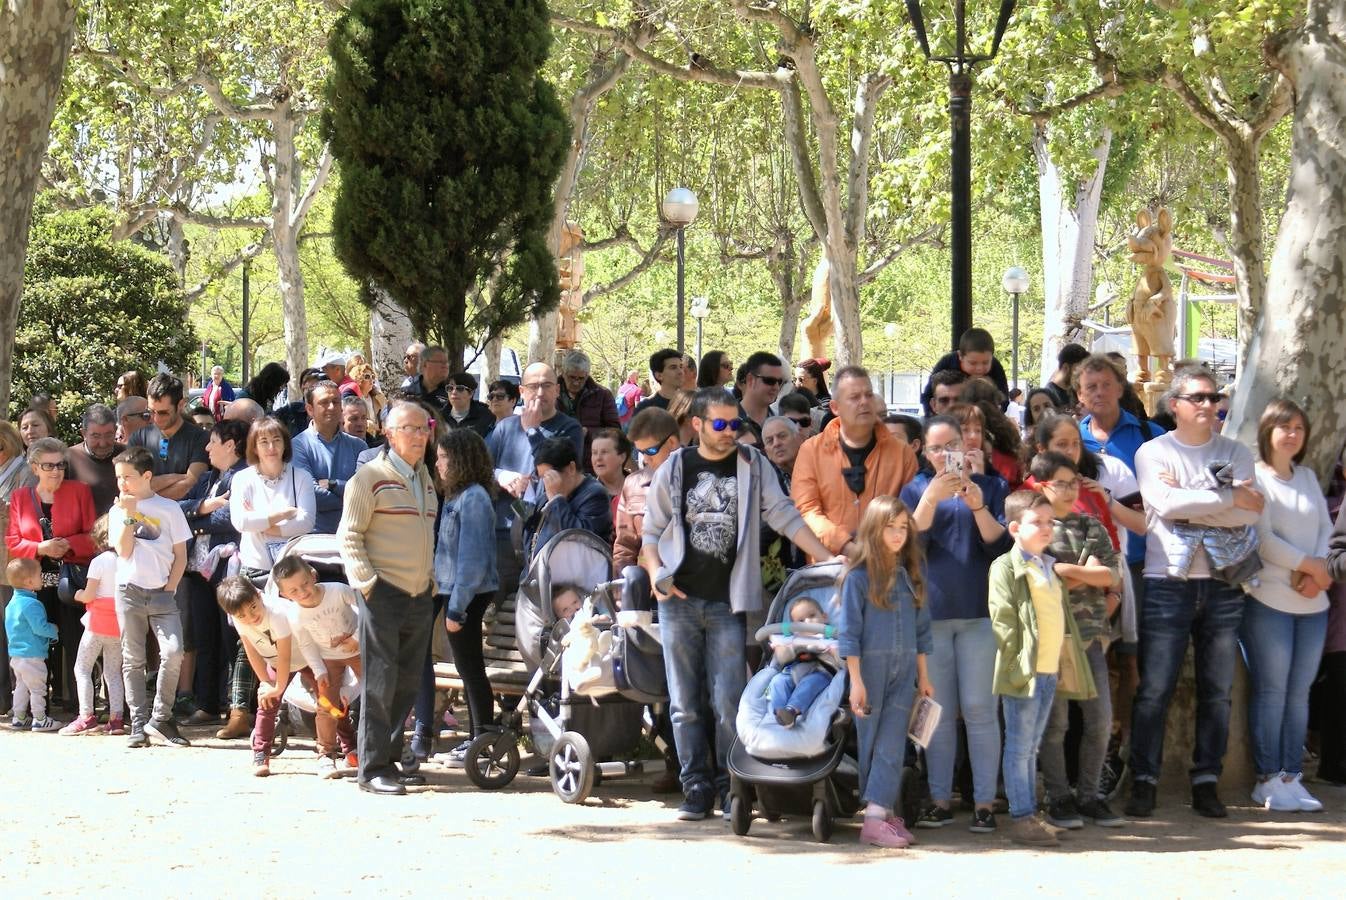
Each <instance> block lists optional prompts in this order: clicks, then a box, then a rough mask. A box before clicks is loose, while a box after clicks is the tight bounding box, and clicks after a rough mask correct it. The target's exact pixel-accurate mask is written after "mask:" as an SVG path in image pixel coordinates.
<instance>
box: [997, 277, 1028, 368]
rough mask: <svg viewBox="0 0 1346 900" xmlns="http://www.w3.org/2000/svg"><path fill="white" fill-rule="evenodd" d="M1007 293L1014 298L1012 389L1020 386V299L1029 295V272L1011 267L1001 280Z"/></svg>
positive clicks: (1001, 284)
mask: <svg viewBox="0 0 1346 900" xmlns="http://www.w3.org/2000/svg"><path fill="white" fill-rule="evenodd" d="M1000 286H1001V287H1003V288H1004V289H1005V293H1007V294H1009V295H1010V296H1012V297H1013V298H1014V325H1013V329H1014V334H1013V336H1012V338H1011V343H1010V372H1011V373H1012V374H1011V375H1010V379H1011V380H1010V389H1011V390H1013V389H1014V388H1015V387H1017V386H1018V384H1019V298H1020V297H1022V296H1023V295H1024V294H1026V293H1028V272H1027V271H1026V270H1024V269H1021V268H1020V267H1018V266H1010V267H1009V268H1008V269H1006V270H1005V274H1004V275H1003V276H1002V277H1001V279H1000Z"/></svg>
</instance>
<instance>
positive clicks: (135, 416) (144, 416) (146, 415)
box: [122, 410, 150, 422]
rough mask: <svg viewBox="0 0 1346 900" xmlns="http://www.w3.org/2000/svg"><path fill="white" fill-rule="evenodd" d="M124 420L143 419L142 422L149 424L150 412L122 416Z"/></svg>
mask: <svg viewBox="0 0 1346 900" xmlns="http://www.w3.org/2000/svg"><path fill="white" fill-rule="evenodd" d="M122 418H123V419H141V420H143V421H145V422H148V421H149V420H150V412H149V410H145V411H144V412H138V413H127V414H126V415H124V416H122Z"/></svg>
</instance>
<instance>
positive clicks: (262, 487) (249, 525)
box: [229, 463, 318, 571]
mask: <svg viewBox="0 0 1346 900" xmlns="http://www.w3.org/2000/svg"><path fill="white" fill-rule="evenodd" d="M291 506H295V507H298V508H299V509H300V510H302V513H301V514H300V515H299V516H298V517H296V518H293V519H289V520H288V521H285V522H281V523H280V525H279V526H277V530H278V531H279V532H280V535H281V536H280V537H267V536H264V535H263V534H262V532H263V531H265V530H266V529H267V528H269V527H270V525H269V524H268V520H269V519H270V517H271V515H272V514H273V513H276V512H279V511H280V510H282V509H286V508H288V507H291ZM317 512H318V505H317V501H316V500H315V499H314V496H313V476H312V475H309V474H308V473H307V472H306V473H304V475H302V476H297V475H296V474H295V468H294V466H293V465H291V464H290V463H286V464H285V468H284V469H282V470H281V473H280V477H279V478H277V479H275V480H272V479H269V478H263V477H262V475H261V474H260V473H259V472H258V471H257V467H256V466H248V467H247V468H246V469H243V470H242V471H240V472H236V473H235V474H234V480H233V483H232V485H231V486H230V488H229V520H230V521H231V522H232V523H233V525H234V528H236V529H237V530H238V532H239V534H241V535H242V539H241V540H240V541H239V544H238V561H239V563H240V564H241V565H243V566H246V567H247V568H250V569H265V570H267V571H270V569H271V566H272V565H274V564H275V562H276V560H277V559H278V558H279V557H280V551H281V550H282V549H284V547H285V544H286V543H287V542H288V541H289V540H290V538H295V537H299V536H300V535H301V534H308V533H309V532H310V531H312V530H313V518H314V516H315V515H317Z"/></svg>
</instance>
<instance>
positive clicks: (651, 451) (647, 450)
mask: <svg viewBox="0 0 1346 900" xmlns="http://www.w3.org/2000/svg"><path fill="white" fill-rule="evenodd" d="M717 421H718V420H717ZM716 431H719V429H718V428H717V429H716ZM672 436H673V435H671V434H670V435H669V436H668V437H666V438H664V439H663V440H662V441H660V442H659V443H657V444H655V445H654V446H653V447H637V448H636V452H637V453H640V454H642V455H644V456H649V457H655V456H658V455H659V451H660V450H662V449H663V448H664V444H667V443H668V438H671V437H672Z"/></svg>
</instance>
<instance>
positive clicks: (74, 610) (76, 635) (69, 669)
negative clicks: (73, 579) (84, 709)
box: [37, 587, 84, 710]
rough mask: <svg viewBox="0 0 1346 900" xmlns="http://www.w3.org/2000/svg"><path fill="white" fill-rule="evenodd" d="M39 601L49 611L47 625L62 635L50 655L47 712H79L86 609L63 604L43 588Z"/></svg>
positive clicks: (51, 592) (53, 594)
mask: <svg viewBox="0 0 1346 900" xmlns="http://www.w3.org/2000/svg"><path fill="white" fill-rule="evenodd" d="M37 597H38V599H39V600H41V601H42V605H43V607H45V608H46V611H47V621H48V622H51V623H52V624H53V625H55V626H56V631H57V634H59V635H60V636H59V637H58V638H57V641H56V643H55V645H53V646H52V648H51V652H50V653H48V654H47V683H48V684H49V685H50V686H51V693H50V694H49V695H48V697H47V700H48V709H49V710H50V708H51V706H52V705H53V704H59V705H61V706H63V707H65V708H66V709H68V710H70V709H76V708H77V706H78V704H77V700H76V696H75V657H76V656H78V655H79V640H80V638H82V637H84V626H83V625H81V624H80V621H79V620H80V617H81V616H82V615H84V607H82V606H76V605H75V604H72V603H62V602H61V598H60V597H58V596H56V588H54V587H50V588H43V589H42V590H40V591H38V592H37Z"/></svg>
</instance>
